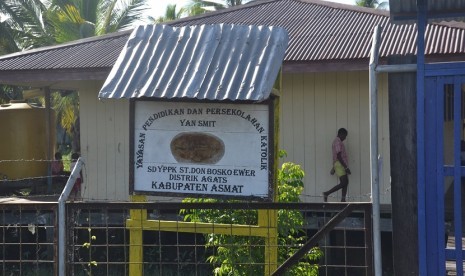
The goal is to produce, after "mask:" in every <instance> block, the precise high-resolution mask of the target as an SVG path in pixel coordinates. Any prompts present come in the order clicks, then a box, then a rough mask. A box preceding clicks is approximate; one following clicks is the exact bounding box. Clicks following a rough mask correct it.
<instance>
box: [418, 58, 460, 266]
mask: <svg viewBox="0 0 465 276" xmlns="http://www.w3.org/2000/svg"><path fill="white" fill-rule="evenodd" d="M464 93H465V64H464V63H453V64H451V63H449V64H425V98H424V99H425V102H424V103H425V105H424V130H425V131H424V143H425V144H424V149H425V151H424V158H425V160H424V162H425V163H424V164H425V174H424V176H425V186H424V189H425V191H424V192H422V191H420V193H419V197H422V196H424V197H425V198H424V199H425V200H424V203H425V209H424V211H425V214H424V218H425V224H424V227H425V229H424V231H422V230H420V229H419V230H420V231H419V233H420V235H421V232H423V233H424V234H425V239H424V240H425V244H423V245H420V246H424V248H425V251H426V256H424V257H425V258H426V262H425V264H426V266H427V275H446V270H454V271H456V273H457V275H463V252H464V251H463V245H462V236H463V225H462V215H463V212H462V211H463V208H462V204H463V203H462V202H463V201H464V200H462V197H463V195H464V190H465V189H463V188H462V183H464V185H465V159H464V158H465V156H463V157H462V156H461V153H462V151H465V141H464V140H465V134H464V117H465V116H464V115H465V94H464ZM421 201H422V199H421V198H419V202H421ZM419 207H421V206H419ZM419 212H422V210H421V208H419ZM419 227H422V225H421V224H419ZM421 257H422V256H420V258H421Z"/></svg>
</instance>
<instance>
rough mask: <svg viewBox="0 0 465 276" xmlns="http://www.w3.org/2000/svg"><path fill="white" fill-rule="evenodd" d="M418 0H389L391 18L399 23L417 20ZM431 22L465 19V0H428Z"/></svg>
mask: <svg viewBox="0 0 465 276" xmlns="http://www.w3.org/2000/svg"><path fill="white" fill-rule="evenodd" d="M417 2H418V1H417V0H389V10H390V12H391V19H392V21H393V22H397V23H412V22H416V21H417ZM426 4H427V6H426V7H427V16H428V18H429V19H428V21H429V22H441V21H465V0H426Z"/></svg>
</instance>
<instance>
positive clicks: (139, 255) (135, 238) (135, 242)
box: [129, 195, 147, 276]
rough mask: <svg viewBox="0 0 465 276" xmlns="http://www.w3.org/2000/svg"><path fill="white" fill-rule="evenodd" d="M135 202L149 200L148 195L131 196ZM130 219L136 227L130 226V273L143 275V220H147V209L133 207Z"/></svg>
mask: <svg viewBox="0 0 465 276" xmlns="http://www.w3.org/2000/svg"><path fill="white" fill-rule="evenodd" d="M131 201H133V202H147V197H146V196H142V195H133V196H131ZM129 214H130V220H132V221H135V222H136V225H139V226H136V227H131V228H129V275H131V276H142V274H143V271H144V264H143V260H144V255H143V249H144V247H143V246H142V243H143V240H142V234H143V233H142V222H143V221H146V220H147V210H145V209H133V210H130V211H129Z"/></svg>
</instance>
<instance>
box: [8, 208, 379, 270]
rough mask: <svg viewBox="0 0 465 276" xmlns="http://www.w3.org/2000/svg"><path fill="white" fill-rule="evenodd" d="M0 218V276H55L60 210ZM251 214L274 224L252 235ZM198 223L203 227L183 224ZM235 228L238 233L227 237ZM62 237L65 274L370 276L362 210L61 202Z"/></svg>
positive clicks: (14, 211)
mask: <svg viewBox="0 0 465 276" xmlns="http://www.w3.org/2000/svg"><path fill="white" fill-rule="evenodd" d="M348 206H350V208H349V207H348ZM0 210H1V214H0V215H1V217H0V219H1V226H0V229H1V234H2V243H1V247H2V250H1V252H0V254H1V256H0V258H1V261H2V266H1V270H2V273H1V274H2V275H56V274H57V271H58V270H57V265H56V263H57V259H58V258H57V252H58V251H57V246H56V244H57V243H56V241H57V237H58V233H57V229H58V228H57V226H56V224H57V223H56V221H57V204H56V203H37V202H33V203H31V202H27V201H24V202H22V201H15V203H14V204H11V203H4V204H0ZM145 210H146V211H145ZM182 210H184V211H182ZM257 210H261V211H259V212H261V214H262V215H263V214H266V217H267V218H268V219H269V218H272V217H273V216H277V217H279V218H280V219H279V222H278V223H277V225H273V224H272V223H271V224H269V226H268V227H267V228H266V229H263V228H261V230H260V229H258V228H257V225H260V222H259V220H260V218H259V216H260V215H259V212H257ZM138 212H139V213H138ZM134 214H146V217H145V218H141V219H140V220H138V219H134V218H135V217H134ZM195 217H196V218H197V219H198V218H201V219H202V220H205V221H208V224H203V223H201V222H200V221H199V222H197V223H195V224H194V223H190V224H185V222H186V221H189V220H193V219H194V218H195ZM232 218H233V219H234V220H236V221H230V220H231V219H232ZM299 220H301V221H302V224H301V225H299V224H296V223H295V221H299ZM237 222H240V223H241V226H243V228H242V230H241V231H239V232H237V231H234V230H225V229H232V228H228V227H226V226H227V225H237V224H238V223H237ZM244 222H246V223H244ZM225 225H226V226H225ZM206 227H207V228H206ZM290 227H292V229H288V228H290ZM257 229H258V230H257ZM273 229H275V230H277V231H276V232H274V230H273ZM135 230H140V231H141V233H142V235H141V239H140V240H137V239H135V236H136V235H134V233H135V232H133V231H135ZM66 231H67V232H66V253H65V256H64V258H65V262H66V275H112V276H117V275H132V273H131V269H134V267H140V268H141V270H140V271H139V272H140V275H144V276H145V275H214V274H215V273H217V274H220V275H221V272H223V273H224V272H230V273H232V275H264V274H268V273H269V274H273V273H274V274H273V275H280V274H284V273H287V275H303V274H301V273H300V272H302V271H304V272H308V271H311V269H316V270H314V271H316V273H318V274H314V275H372V244H371V240H372V238H371V231H372V229H371V205H370V204H369V203H350V204H344V203H330V204H321V203H318V204H317V203H256V202H247V203H244V202H242V203H134V202H119V203H110V202H101V203H96V202H67V203H66ZM227 231H231V233H228V232H227ZM260 231H262V232H260ZM254 233H259V234H258V236H254V235H255V234H254ZM286 233H287V234H290V235H292V236H293V237H289V236H287V237H286V236H285V234H286ZM274 237H276V238H277V240H276V241H275V242H274V243H273V242H272V243H271V246H270V244H268V243H267V242H266V241H267V240H271V241H272V240H273V238H274ZM139 249H140V250H139ZM272 252H277V261H276V262H275V263H271V264H270V263H269V260H270V258H266V256H265V255H266V254H270V255H272ZM309 252H310V253H312V254H310V255H309V254H308V253H309ZM138 253H139V254H140V255H139V256H138V255H137V254H138ZM296 256H298V258H295V257H296ZM299 256H300V257H299ZM309 256H310V257H312V256H313V257H314V259H312V258H309ZM271 259H272V258H271ZM276 268H278V272H276ZM280 269H281V270H280Z"/></svg>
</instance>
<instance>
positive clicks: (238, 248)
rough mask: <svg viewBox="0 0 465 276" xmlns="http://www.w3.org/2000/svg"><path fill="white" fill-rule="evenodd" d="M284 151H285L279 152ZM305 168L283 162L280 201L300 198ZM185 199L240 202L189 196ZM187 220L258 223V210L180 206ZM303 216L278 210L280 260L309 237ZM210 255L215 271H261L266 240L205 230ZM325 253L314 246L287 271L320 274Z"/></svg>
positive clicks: (288, 255) (223, 273)
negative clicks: (320, 265)
mask: <svg viewBox="0 0 465 276" xmlns="http://www.w3.org/2000/svg"><path fill="white" fill-rule="evenodd" d="M280 154H281V155H282V154H285V153H283V152H281V153H280ZM303 177H304V171H303V170H302V169H301V167H300V166H299V165H296V164H293V163H284V164H283V165H282V167H281V169H280V170H279V171H278V191H277V196H278V202H299V196H300V194H301V193H302V191H303V186H304V184H303V181H302V180H303ZM184 202H204V203H207V202H241V201H238V200H217V199H204V198H197V199H195V198H187V199H185V200H184ZM181 215H183V216H184V220H185V221H192V222H209V223H225V224H245V225H257V223H258V211H257V210H244V209H241V210H212V209H208V210H181ZM303 224H304V217H303V215H302V213H301V212H299V211H296V210H278V262H279V263H282V262H284V261H285V260H286V259H287V258H289V257H290V256H292V255H293V254H294V253H295V252H296V251H297V250H298V249H299V248H300V247H301V246H302V245H303V244H304V243H305V241H306V235H305V232H304V230H302V226H303ZM205 238H206V247H207V250H209V252H211V254H210V256H209V257H208V258H207V261H209V262H210V263H211V264H212V265H214V267H215V268H214V271H213V273H214V274H215V275H262V274H263V269H264V268H263V263H264V250H263V249H264V245H265V241H264V239H263V238H260V237H252V236H246V237H243V236H232V235H215V234H206V237H205ZM322 255H323V253H322V251H321V250H320V249H319V248H313V249H312V250H311V251H310V252H309V253H308V254H307V255H306V256H305V257H304V258H303V259H301V260H300V262H299V264H298V265H295V266H293V267H292V268H291V269H290V270H289V271H288V275H318V265H317V263H318V260H319V259H320V258H321V257H322Z"/></svg>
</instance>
